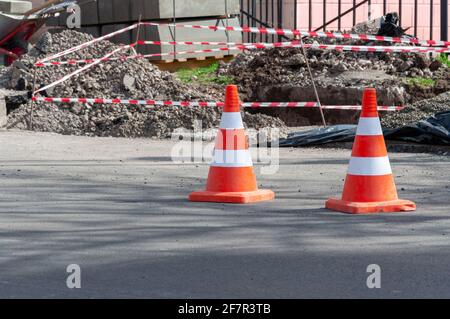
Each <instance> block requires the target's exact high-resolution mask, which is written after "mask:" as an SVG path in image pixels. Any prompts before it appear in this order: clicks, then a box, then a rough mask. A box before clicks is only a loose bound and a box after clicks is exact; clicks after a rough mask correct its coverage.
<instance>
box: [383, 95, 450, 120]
mask: <svg viewBox="0 0 450 319" xmlns="http://www.w3.org/2000/svg"><path fill="white" fill-rule="evenodd" d="M449 110H450V91H449V92H445V93H442V94H440V95H438V96H436V97H434V98H431V99H428V100H422V101H419V102H416V103H413V104H411V105H408V107H406V108H405V109H404V110H402V111H399V112H391V113H389V114H386V115H385V116H384V117H383V118H382V120H381V123H382V124H383V126H384V127H388V128H398V127H403V126H405V125H408V124H412V123H416V122H419V121H420V120H426V119H427V118H429V117H430V116H433V115H434V114H436V113H439V112H444V111H449Z"/></svg>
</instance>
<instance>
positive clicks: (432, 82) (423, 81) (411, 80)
mask: <svg viewBox="0 0 450 319" xmlns="http://www.w3.org/2000/svg"><path fill="white" fill-rule="evenodd" d="M406 81H407V83H408V84H410V85H415V84H416V85H421V86H434V85H435V84H436V81H435V80H433V79H429V78H423V77H415V78H407V79H406Z"/></svg>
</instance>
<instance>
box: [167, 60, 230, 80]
mask: <svg viewBox="0 0 450 319" xmlns="http://www.w3.org/2000/svg"><path fill="white" fill-rule="evenodd" d="M218 68H219V63H213V64H211V65H209V66H206V67H201V68H196V69H180V70H178V71H177V72H176V74H177V76H178V78H179V79H180V80H181V81H182V82H184V83H192V82H197V83H200V84H209V83H215V84H221V85H227V84H231V83H232V82H233V79H232V78H231V77H229V76H223V75H219V76H218V75H217V69H218Z"/></svg>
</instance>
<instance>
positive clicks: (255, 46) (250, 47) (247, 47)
mask: <svg viewBox="0 0 450 319" xmlns="http://www.w3.org/2000/svg"><path fill="white" fill-rule="evenodd" d="M139 42H146V43H147V44H158V45H165V44H166V45H174V44H179V45H190V44H192V42H159V41H139ZM139 42H138V43H137V44H139ZM197 43H202V45H233V46H229V47H223V48H215V49H204V50H194V51H180V52H167V53H153V54H146V55H142V54H138V55H130V56H122V57H113V58H105V57H103V58H102V59H86V60H67V61H50V62H38V63H36V64H35V66H37V67H45V66H52V65H76V64H83V63H93V62H97V61H99V60H100V61H101V62H103V61H113V60H129V59H139V58H151V57H164V56H175V55H176V56H183V55H187V54H197V53H213V52H224V51H233V50H241V51H242V50H255V49H268V48H301V46H302V45H301V43H300V42H299V41H291V42H276V43H254V44H247V43H246V44H242V45H239V44H236V43H222V42H195V43H194V44H197ZM135 45H136V44H135ZM304 47H305V48H307V49H320V50H336V51H352V52H391V53H407V52H420V53H427V52H436V53H446V52H450V48H439V47H413V46H363V45H360V46H357V45H331V44H304Z"/></svg>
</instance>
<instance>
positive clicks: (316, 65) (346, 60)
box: [220, 39, 450, 102]
mask: <svg viewBox="0 0 450 319" xmlns="http://www.w3.org/2000/svg"><path fill="white" fill-rule="evenodd" d="M322 42H323V41H322ZM325 42H330V43H333V40H332V39H328V41H325ZM334 42H336V41H334ZM369 44H370V43H369ZM307 58H308V61H309V64H310V66H311V69H312V72H313V75H314V78H315V81H316V84H317V86H319V87H330V86H332V87H362V86H375V87H377V88H384V89H389V88H390V87H393V86H397V87H402V86H403V83H402V80H401V79H400V77H403V78H408V77H425V78H430V79H436V81H439V80H441V79H443V81H444V82H445V83H439V85H440V87H441V91H445V90H447V89H450V86H449V81H450V77H449V75H450V72H449V68H447V67H445V66H443V65H442V63H441V62H439V61H437V60H433V61H432V60H430V58H428V57H427V55H425V54H417V53H381V52H380V53H378V52H339V51H331V50H330V51H328V50H326V51H324V50H317V49H308V50H307ZM367 71H371V72H367ZM220 73H221V74H224V75H229V76H232V77H234V79H235V81H236V83H238V84H239V86H240V90H241V92H243V93H245V97H246V98H247V99H249V100H257V99H258V96H256V95H255V94H256V92H257V91H258V88H260V87H261V86H271V85H274V86H279V85H295V86H298V87H310V86H311V79H310V76H309V74H308V70H307V65H306V60H305V57H304V55H303V53H302V50H301V49H298V48H291V49H286V48H283V49H280V48H275V49H267V50H261V51H251V52H247V53H245V54H241V55H239V56H238V57H237V58H236V59H235V60H234V61H233V62H231V63H230V64H229V65H222V68H221V69H220ZM355 73H360V74H363V75H364V76H363V77H361V78H360V79H358V80H355V77H354V74H355ZM380 75H381V77H382V79H381V80H382V81H380V79H379V78H378V79H377V78H376V77H379V76H380ZM409 101H410V100H408V99H406V100H405V102H409Z"/></svg>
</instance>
